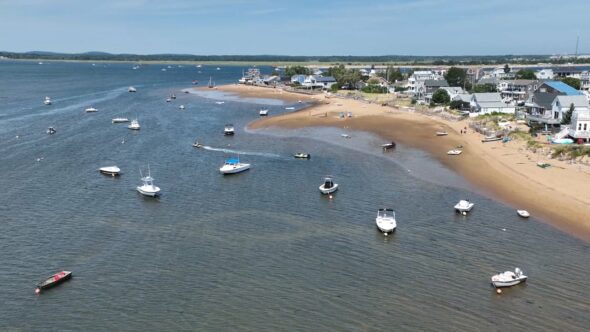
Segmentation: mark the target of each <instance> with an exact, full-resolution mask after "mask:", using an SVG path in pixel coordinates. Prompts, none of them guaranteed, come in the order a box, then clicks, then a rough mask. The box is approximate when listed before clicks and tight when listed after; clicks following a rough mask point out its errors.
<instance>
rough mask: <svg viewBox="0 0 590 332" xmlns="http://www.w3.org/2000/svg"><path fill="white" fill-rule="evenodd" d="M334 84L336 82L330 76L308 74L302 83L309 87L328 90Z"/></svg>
mask: <svg viewBox="0 0 590 332" xmlns="http://www.w3.org/2000/svg"><path fill="white" fill-rule="evenodd" d="M334 84H336V79H335V78H334V77H332V76H317V75H309V76H307V77H306V78H305V80H304V81H303V84H302V85H303V86H305V87H307V88H310V89H324V90H328V89H330V88H331V87H332V85H334Z"/></svg>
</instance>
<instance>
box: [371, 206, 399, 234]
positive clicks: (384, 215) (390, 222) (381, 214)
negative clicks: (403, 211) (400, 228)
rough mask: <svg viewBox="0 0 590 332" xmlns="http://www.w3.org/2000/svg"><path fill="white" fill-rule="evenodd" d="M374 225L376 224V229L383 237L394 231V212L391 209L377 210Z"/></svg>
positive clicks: (395, 225) (395, 224) (395, 223)
mask: <svg viewBox="0 0 590 332" xmlns="http://www.w3.org/2000/svg"><path fill="white" fill-rule="evenodd" d="M375 223H376V224H377V228H378V229H379V230H380V231H381V232H383V234H385V235H387V234H389V233H391V232H393V231H395V228H396V227H397V222H396V220H395V212H394V211H393V209H379V210H378V211H377V218H375Z"/></svg>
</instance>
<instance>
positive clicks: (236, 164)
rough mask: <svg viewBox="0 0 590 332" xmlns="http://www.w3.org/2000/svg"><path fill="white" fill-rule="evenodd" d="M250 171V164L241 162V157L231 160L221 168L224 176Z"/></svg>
mask: <svg viewBox="0 0 590 332" xmlns="http://www.w3.org/2000/svg"><path fill="white" fill-rule="evenodd" d="M249 169H250V164H246V163H242V162H240V157H239V156H238V158H235V159H234V158H230V159H227V160H226V161H225V163H224V164H223V166H221V168H219V171H220V172H221V173H222V174H235V173H240V172H243V171H246V170H249Z"/></svg>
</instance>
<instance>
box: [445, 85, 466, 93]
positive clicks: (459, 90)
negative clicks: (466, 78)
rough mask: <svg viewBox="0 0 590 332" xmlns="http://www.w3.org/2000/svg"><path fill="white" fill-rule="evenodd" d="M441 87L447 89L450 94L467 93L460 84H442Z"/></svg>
mask: <svg viewBox="0 0 590 332" xmlns="http://www.w3.org/2000/svg"><path fill="white" fill-rule="evenodd" d="M440 89H443V90H445V91H446V92H448V93H449V94H451V93H452V94H461V93H465V91H463V88H462V87H460V86H441V87H440Z"/></svg>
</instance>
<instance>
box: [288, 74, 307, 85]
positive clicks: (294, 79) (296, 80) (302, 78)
mask: <svg viewBox="0 0 590 332" xmlns="http://www.w3.org/2000/svg"><path fill="white" fill-rule="evenodd" d="M305 77H306V76H305V75H293V76H291V84H297V83H299V85H303V82H305Z"/></svg>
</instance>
